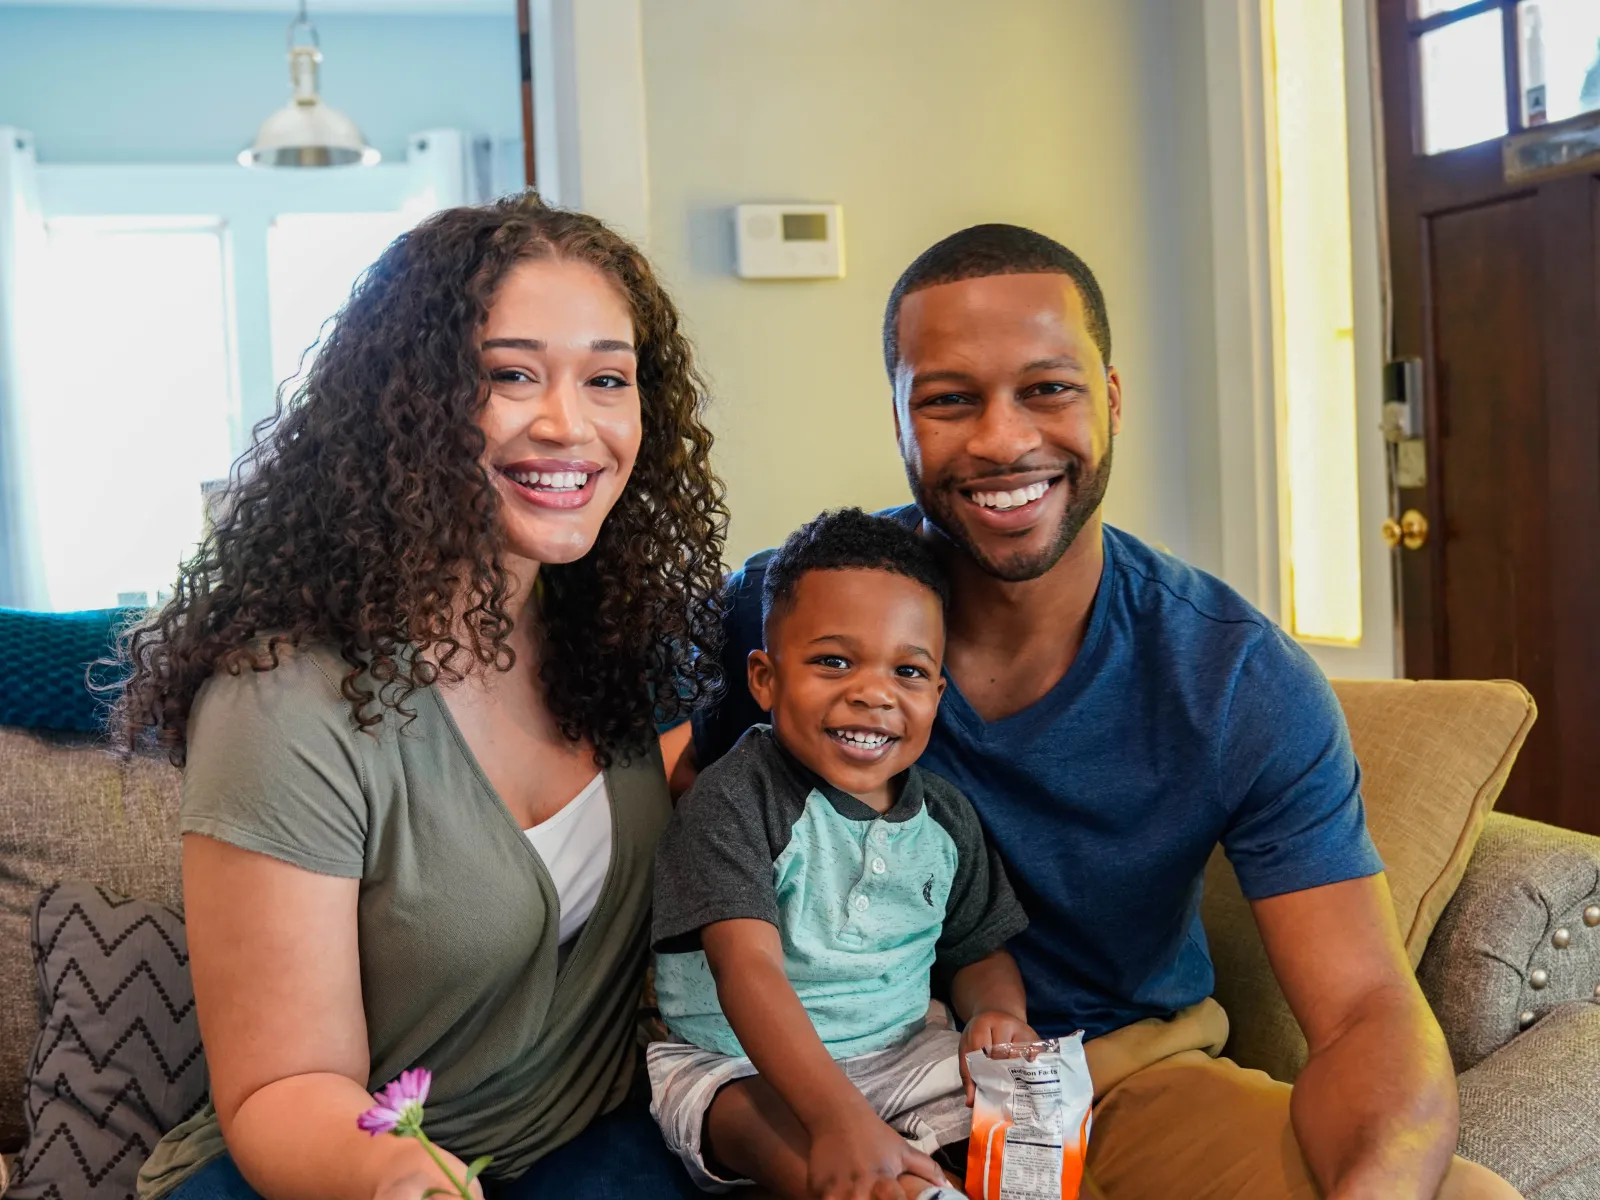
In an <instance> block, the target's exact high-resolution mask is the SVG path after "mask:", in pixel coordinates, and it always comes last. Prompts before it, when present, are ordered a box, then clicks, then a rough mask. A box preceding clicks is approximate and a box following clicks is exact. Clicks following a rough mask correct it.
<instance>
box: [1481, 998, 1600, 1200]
mask: <svg viewBox="0 0 1600 1200" xmlns="http://www.w3.org/2000/svg"><path fill="white" fill-rule="evenodd" d="M1458 1082H1459V1086H1460V1090H1461V1139H1460V1141H1459V1142H1458V1143H1457V1146H1456V1149H1457V1152H1458V1153H1459V1154H1460V1155H1461V1156H1462V1157H1463V1158H1469V1159H1471V1160H1472V1161H1473V1162H1478V1163H1482V1164H1483V1165H1484V1166H1486V1167H1489V1168H1490V1169H1491V1170H1494V1171H1496V1172H1498V1173H1499V1174H1500V1176H1501V1177H1502V1178H1504V1179H1505V1180H1506V1181H1507V1182H1508V1183H1510V1184H1512V1185H1514V1186H1515V1187H1516V1189H1517V1190H1518V1191H1519V1192H1521V1193H1522V1194H1523V1195H1524V1196H1525V1197H1527V1200H1593V1198H1594V1197H1595V1196H1600V1004H1596V1003H1594V1002H1593V1001H1588V1002H1584V1001H1581V1000H1580V1001H1577V1002H1575V1003H1572V1004H1564V1005H1562V1006H1561V1007H1560V1008H1557V1009H1555V1010H1553V1011H1551V1012H1549V1013H1547V1014H1546V1015H1545V1016H1544V1017H1543V1018H1541V1019H1540V1021H1539V1023H1538V1024H1537V1025H1535V1026H1534V1027H1533V1028H1531V1029H1530V1030H1528V1032H1527V1033H1525V1034H1523V1035H1522V1036H1520V1037H1518V1038H1516V1039H1515V1040H1513V1041H1512V1042H1511V1043H1510V1044H1509V1045H1506V1046H1503V1047H1501V1048H1500V1049H1499V1050H1497V1051H1496V1052H1495V1053H1493V1054H1491V1055H1490V1056H1489V1057H1488V1058H1486V1059H1484V1060H1483V1062H1481V1063H1479V1064H1478V1065H1477V1066H1476V1067H1473V1068H1472V1070H1470V1071H1468V1072H1467V1073H1466V1074H1465V1075H1462V1076H1461V1078H1460V1080H1459V1081H1458Z"/></svg>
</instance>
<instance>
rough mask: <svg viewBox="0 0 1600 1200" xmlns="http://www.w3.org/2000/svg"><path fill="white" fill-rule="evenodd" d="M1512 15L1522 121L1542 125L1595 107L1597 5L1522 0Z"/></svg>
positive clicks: (1598, 101)
mask: <svg viewBox="0 0 1600 1200" xmlns="http://www.w3.org/2000/svg"><path fill="white" fill-rule="evenodd" d="M1517 18H1518V19H1517V26H1518V30H1519V32H1520V36H1521V41H1522V46H1521V55H1522V57H1521V67H1522V123H1523V124H1524V125H1543V124H1545V123H1546V122H1549V121H1564V120H1566V119H1567V118H1568V117H1575V116H1578V115H1579V114H1581V113H1586V112H1593V111H1595V110H1596V109H1600V3H1596V0H1523V2H1522V3H1521V4H1520V5H1518V6H1517Z"/></svg>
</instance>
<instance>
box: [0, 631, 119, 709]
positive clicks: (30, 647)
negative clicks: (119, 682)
mask: <svg viewBox="0 0 1600 1200" xmlns="http://www.w3.org/2000/svg"><path fill="white" fill-rule="evenodd" d="M141 615H142V613H141V611H140V610H139V609H130V608H108V609H100V610H96V611H93V612H74V613H34V612H19V611H17V610H16V609H10V608H0V646H4V647H5V648H6V653H5V657H4V658H3V659H0V725H10V726H12V727H14V728H20V729H53V730H58V731H72V732H77V733H98V732H100V731H101V729H103V728H104V726H105V707H106V706H105V702H104V701H103V700H102V699H101V698H100V697H99V696H97V695H95V694H94V693H93V692H91V691H90V690H89V685H88V673H89V668H90V664H91V663H95V662H97V661H99V660H100V659H103V658H106V657H108V656H109V655H110V654H111V652H112V651H113V650H114V649H115V648H116V639H117V634H118V633H119V632H120V631H121V630H122V628H123V627H124V626H125V625H127V623H128V622H129V621H131V620H134V619H136V618H137V617H139V616H141ZM114 677H115V673H114V672H113V671H111V670H109V669H107V668H102V667H96V668H95V672H94V680H95V682H96V683H97V684H105V683H110V682H112V680H113V679H114Z"/></svg>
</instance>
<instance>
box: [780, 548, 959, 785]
mask: <svg viewBox="0 0 1600 1200" xmlns="http://www.w3.org/2000/svg"><path fill="white" fill-rule="evenodd" d="M943 659H944V610H943V607H942V605H941V604H940V602H939V597H938V596H937V595H936V594H934V592H932V591H931V590H930V589H929V588H928V587H926V586H925V585H923V584H921V583H918V582H917V581H916V580H914V579H909V578H907V577H906V576H904V575H900V574H897V573H895V572H893V571H886V570H876V569H862V568H850V569H833V570H817V571H809V572H807V573H806V574H805V575H804V576H802V577H801V578H800V580H799V582H798V583H797V584H796V585H795V591H794V596H793V599H792V601H791V603H790V604H789V605H788V606H787V607H786V608H785V609H784V610H783V611H782V612H775V613H774V614H773V618H772V620H771V621H770V622H769V623H768V629H767V648H766V650H764V651H763V650H755V651H752V652H751V654H750V664H749V667H750V692H751V695H752V696H754V697H755V699H756V702H757V703H758V704H760V705H761V706H762V707H763V708H765V709H767V710H768V711H769V712H770V713H771V714H772V728H773V732H774V734H775V735H776V736H777V738H778V740H779V742H780V743H782V745H783V747H784V749H786V750H788V751H789V753H790V754H793V755H794V756H795V757H796V758H798V759H799V760H800V761H801V762H802V763H804V764H805V765H806V766H807V767H809V768H810V769H811V770H813V771H815V772H816V773H817V774H818V775H820V776H822V778H824V779H826V780H827V781H828V782H829V783H831V784H833V786H834V787H836V788H838V789H840V790H841V791H844V792H849V793H850V794H852V795H854V796H857V797H859V798H860V799H861V800H862V801H863V802H864V803H866V804H869V805H871V806H872V807H873V808H876V809H878V810H879V811H880V812H886V811H888V809H889V808H890V807H891V806H892V805H893V803H894V796H893V794H892V792H891V781H892V780H893V779H894V777H895V776H896V775H898V774H900V773H901V772H902V771H904V770H905V769H906V768H907V767H909V766H910V765H911V764H912V763H914V762H916V761H917V759H918V758H919V757H921V755H922V752H923V750H924V749H926V748H927V745H928V735H929V733H930V732H931V731H932V729H933V718H934V714H935V713H936V712H937V711H938V708H939V697H940V695H941V694H942V693H943V692H944V680H943V679H942V678H941V677H940V674H939V670H940V665H941V663H942V662H943Z"/></svg>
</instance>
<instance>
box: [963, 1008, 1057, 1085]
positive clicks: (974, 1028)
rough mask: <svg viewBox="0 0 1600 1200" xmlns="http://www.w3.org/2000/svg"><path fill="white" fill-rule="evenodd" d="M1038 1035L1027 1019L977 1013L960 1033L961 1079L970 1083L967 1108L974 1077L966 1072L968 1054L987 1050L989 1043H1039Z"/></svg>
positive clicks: (1000, 1013) (992, 1013)
mask: <svg viewBox="0 0 1600 1200" xmlns="http://www.w3.org/2000/svg"><path fill="white" fill-rule="evenodd" d="M1038 1040H1039V1035H1038V1034H1037V1033H1035V1032H1034V1031H1033V1027H1032V1026H1031V1025H1029V1024H1028V1023H1027V1022H1026V1021H1024V1020H1021V1019H1020V1018H1018V1017H1014V1016H1012V1015H1011V1014H1010V1013H1008V1012H999V1011H997V1010H991V1011H989V1012H980V1013H974V1014H973V1016H972V1020H970V1021H968V1022H967V1027H966V1028H965V1029H964V1030H962V1032H961V1054H960V1055H959V1057H960V1059H961V1082H962V1083H964V1084H966V1085H967V1107H968V1108H971V1107H972V1092H973V1087H972V1076H971V1075H970V1074H968V1072H967V1055H969V1054H971V1053H972V1052H973V1051H974V1050H987V1049H988V1048H989V1047H990V1046H1004V1045H1006V1044H1007V1043H1010V1042H1018V1043H1026V1042H1037V1041H1038Z"/></svg>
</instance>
